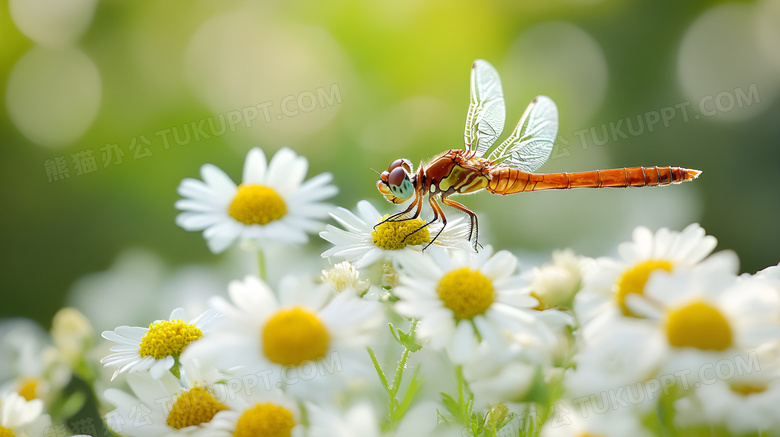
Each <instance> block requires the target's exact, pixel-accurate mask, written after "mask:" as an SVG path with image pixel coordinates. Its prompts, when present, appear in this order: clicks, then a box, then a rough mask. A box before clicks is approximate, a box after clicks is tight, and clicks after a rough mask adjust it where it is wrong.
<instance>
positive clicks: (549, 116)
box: [487, 96, 558, 173]
mask: <svg viewBox="0 0 780 437" xmlns="http://www.w3.org/2000/svg"><path fill="white" fill-rule="evenodd" d="M556 135H558V108H557V107H556V106H555V102H553V101H552V99H551V98H549V97H547V96H537V97H536V98H535V99H534V101H533V102H531V104H530V105H528V108H526V110H525V112H524V113H523V116H522V117H520V122H519V123H517V127H515V130H514V131H512V135H510V136H509V138H507V139H506V141H504V142H503V143H501V144H500V145H499V146H498V147H496V148H495V150H493V152H491V153H490V156H488V158H487V159H489V160H490V161H493V162H494V163H499V162H503V163H504V164H505V165H508V166H509V167H512V168H516V169H518V170H520V171H523V172H526V173H532V172H534V171H536V170H537V169H538V168H539V167H541V166H542V164H544V162H545V161H547V158H548V157H549V156H550V152H552V149H553V144H554V143H555V137H556Z"/></svg>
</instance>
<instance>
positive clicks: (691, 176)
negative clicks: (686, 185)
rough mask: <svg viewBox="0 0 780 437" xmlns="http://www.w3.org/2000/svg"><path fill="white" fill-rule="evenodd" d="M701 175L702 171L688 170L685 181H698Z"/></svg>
mask: <svg viewBox="0 0 780 437" xmlns="http://www.w3.org/2000/svg"><path fill="white" fill-rule="evenodd" d="M700 174H701V170H693V169H687V170H686V178H685V180H691V179H696V178H698V177H699V175H700Z"/></svg>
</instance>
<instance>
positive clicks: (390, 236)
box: [371, 216, 431, 250]
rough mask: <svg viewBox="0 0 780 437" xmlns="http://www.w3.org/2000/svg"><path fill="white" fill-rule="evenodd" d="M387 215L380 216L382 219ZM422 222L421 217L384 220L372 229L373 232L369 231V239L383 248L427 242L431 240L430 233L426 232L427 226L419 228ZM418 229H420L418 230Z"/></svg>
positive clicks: (394, 248)
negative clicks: (397, 220)
mask: <svg viewBox="0 0 780 437" xmlns="http://www.w3.org/2000/svg"><path fill="white" fill-rule="evenodd" d="M387 217H388V216H384V217H382V220H384V219H386V218H387ZM424 224H425V220H422V219H410V220H404V221H400V222H384V223H382V224H380V225H379V226H377V227H376V229H374V232H372V233H371V239H372V241H373V242H374V244H376V245H377V247H381V248H382V249H385V250H400V249H403V248H404V247H406V246H418V245H420V244H424V243H429V242H430V241H431V233H430V232H428V228H427V227H425V228H422V229H420V227H421V226H423V225H424ZM418 229H420V230H419V231H418ZM414 231H417V232H414ZM412 232H414V233H412Z"/></svg>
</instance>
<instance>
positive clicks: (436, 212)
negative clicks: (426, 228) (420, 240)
mask: <svg viewBox="0 0 780 437" xmlns="http://www.w3.org/2000/svg"><path fill="white" fill-rule="evenodd" d="M442 200H444V198H442ZM428 203H430V204H431V208H433V220H431V221H430V222H429V223H427V224H426V225H429V224H431V223H433V222H435V221H436V220H437V219H438V218H439V216H441V229H439V232H437V233H436V236H434V237H433V238H432V239H431V241H430V242H428V244H426V245H425V247H423V250H425V249H427V248H428V246H430V245H431V244H433V242H434V241H436V239H437V238H439V235H441V232H442V231H443V230H444V228H446V227H447V217H446V216H445V215H444V211H443V210H442V209H441V206H439V204H438V203H436V200H435V199H434V198H433V193H431V194H430V195H429V196H428Z"/></svg>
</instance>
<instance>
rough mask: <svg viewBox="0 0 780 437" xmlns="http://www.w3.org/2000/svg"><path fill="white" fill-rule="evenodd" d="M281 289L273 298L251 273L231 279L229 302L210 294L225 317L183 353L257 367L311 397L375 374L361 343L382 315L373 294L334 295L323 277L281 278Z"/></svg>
mask: <svg viewBox="0 0 780 437" xmlns="http://www.w3.org/2000/svg"><path fill="white" fill-rule="evenodd" d="M279 290H280V291H279V297H278V298H277V297H276V296H274V294H273V292H272V291H271V290H270V288H268V286H267V285H266V284H265V283H264V282H262V281H260V280H259V279H258V278H256V277H253V276H247V277H246V279H245V280H244V281H234V282H232V283H231V284H230V285H229V287H228V291H229V295H230V300H231V302H228V301H226V300H225V299H222V298H219V297H217V298H213V299H212V300H211V305H212V306H214V307H215V308H216V309H217V310H219V311H220V312H221V313H222V314H224V315H225V317H224V324H223V325H222V326H221V327H220V329H219V331H217V332H214V333H213V335H211V336H210V338H208V339H204V340H203V341H200V342H198V344H194V345H193V346H192V347H190V348H189V349H188V350H187V351H186V352H185V355H184V357H183V359H184V360H187V359H191V358H195V359H198V360H199V361H201V362H203V363H208V364H209V365H212V366H214V367H215V368H217V369H223V370H225V371H227V372H229V374H231V375H238V376H240V375H246V374H251V373H255V372H259V374H261V376H262V377H263V378H265V380H266V381H270V382H269V384H270V386H271V387H284V389H285V391H287V392H289V393H292V394H294V395H296V396H299V397H303V398H309V399H311V398H320V399H323V398H324V399H329V397H330V396H331V394H332V393H333V392H334V387H338V386H340V385H342V384H344V383H345V382H346V381H347V379H348V378H353V377H355V376H361V373H360V372H364V373H365V375H366V376H368V377H370V376H371V375H372V374H371V372H372V371H373V368H372V367H371V362H370V360H369V357H368V355H367V354H366V351H365V346H366V345H368V344H369V342H370V341H371V338H372V335H373V333H374V332H375V330H376V328H377V327H378V326H380V325H381V323H382V320H383V314H382V308H381V305H380V304H379V303H378V302H370V301H365V300H361V299H359V298H358V297H356V296H355V295H354V294H351V293H341V294H337V295H334V292H333V291H331V290H330V288H329V287H328V286H327V285H320V286H316V287H315V286H313V285H312V284H310V283H308V282H306V281H301V280H298V279H297V278H295V277H286V278H285V279H283V280H282V281H281V283H280V286H279Z"/></svg>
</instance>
